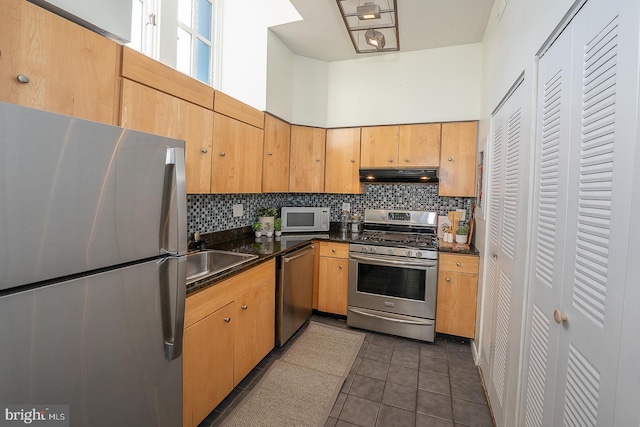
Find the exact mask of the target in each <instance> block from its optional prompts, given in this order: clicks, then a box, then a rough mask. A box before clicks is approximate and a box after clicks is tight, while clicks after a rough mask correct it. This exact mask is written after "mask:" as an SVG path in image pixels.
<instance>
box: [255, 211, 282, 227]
mask: <svg viewBox="0 0 640 427" xmlns="http://www.w3.org/2000/svg"><path fill="white" fill-rule="evenodd" d="M257 214H258V221H259V222H260V223H262V230H264V231H267V230H269V229H271V230H273V223H274V220H275V217H276V215H277V214H278V211H277V210H276V208H272V207H261V208H258V212H257ZM267 224H269V225H268V226H267Z"/></svg>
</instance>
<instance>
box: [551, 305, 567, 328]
mask: <svg viewBox="0 0 640 427" xmlns="http://www.w3.org/2000/svg"><path fill="white" fill-rule="evenodd" d="M553 320H555V321H556V323H557V324H558V325H559V324H561V323H562V322H566V321H567V314H566V313H563V312H561V311H560V310H558V309H555V310H553Z"/></svg>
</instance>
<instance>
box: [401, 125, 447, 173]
mask: <svg viewBox="0 0 640 427" xmlns="http://www.w3.org/2000/svg"><path fill="white" fill-rule="evenodd" d="M440 130H441V125H440V123H430V124H420V125H401V126H400V133H399V141H398V158H399V164H398V166H400V167H406V168H416V167H418V168H420V167H436V168H437V167H438V166H440Z"/></svg>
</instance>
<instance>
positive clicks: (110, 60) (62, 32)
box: [0, 0, 118, 124]
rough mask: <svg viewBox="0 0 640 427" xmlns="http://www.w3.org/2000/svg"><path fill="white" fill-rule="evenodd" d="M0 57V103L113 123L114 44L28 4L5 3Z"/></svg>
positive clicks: (9, 0)
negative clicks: (23, 77)
mask: <svg viewBox="0 0 640 427" xmlns="http://www.w3.org/2000/svg"><path fill="white" fill-rule="evenodd" d="M0 52H1V53H2V56H1V57H0V63H1V64H2V67H0V101H4V102H10V103H14V104H20V105H24V106H27V107H32V108H38V109H41V110H46V111H52V112H54V113H59V114H65V115H68V116H74V117H80V118H83V119H89V120H93V121H97V122H102V123H109V124H117V119H118V118H117V105H118V103H117V101H116V95H117V90H116V72H117V69H116V62H117V44H116V43H114V42H113V41H111V40H108V39H106V38H105V37H102V36H101V35H99V34H96V33H94V32H92V31H89V30H87V29H85V28H82V27H80V26H79V25H77V24H74V23H72V22H70V21H68V20H66V19H64V18H62V17H60V16H57V15H55V14H53V13H51V12H49V11H46V10H44V9H42V8H40V7H38V6H35V5H33V4H32V3H29V2H26V1H22V0H6V1H5V0H3V2H2V13H0ZM18 75H23V76H26V77H27V78H28V79H29V81H28V83H20V82H19V81H18Z"/></svg>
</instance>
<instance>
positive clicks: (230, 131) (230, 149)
mask: <svg viewBox="0 0 640 427" xmlns="http://www.w3.org/2000/svg"><path fill="white" fill-rule="evenodd" d="M262 151H263V130H262V129H259V128H257V127H254V126H251V125H249V124H247V123H243V122H241V121H238V120H235V119H233V118H231V117H227V116H225V115H222V114H219V113H215V112H214V113H213V155H212V160H211V192H212V193H260V192H261V190H262V157H263V156H262Z"/></svg>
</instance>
